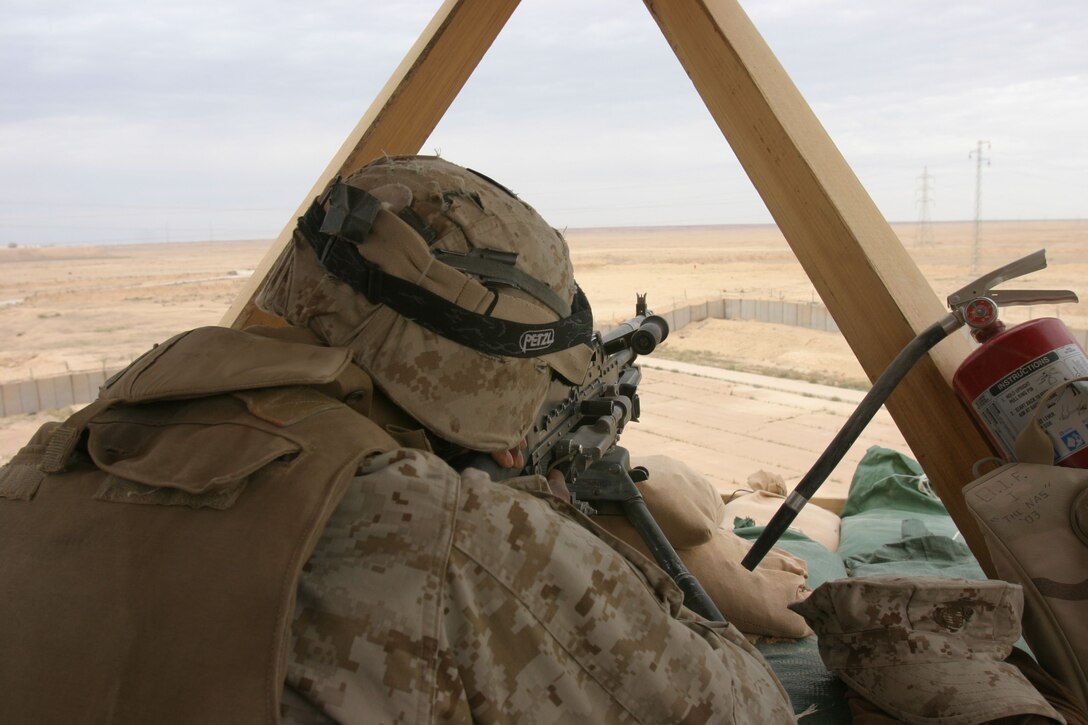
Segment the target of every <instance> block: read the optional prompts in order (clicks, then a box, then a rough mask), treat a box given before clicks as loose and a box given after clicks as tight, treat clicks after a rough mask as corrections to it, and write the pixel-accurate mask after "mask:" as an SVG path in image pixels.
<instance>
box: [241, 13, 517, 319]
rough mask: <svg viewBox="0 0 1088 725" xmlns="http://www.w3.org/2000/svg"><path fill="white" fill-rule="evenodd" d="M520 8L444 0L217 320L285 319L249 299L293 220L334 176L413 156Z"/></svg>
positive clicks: (287, 239) (286, 238)
mask: <svg viewBox="0 0 1088 725" xmlns="http://www.w3.org/2000/svg"><path fill="white" fill-rule="evenodd" d="M517 6H518V0H446V2H445V3H443V5H442V7H441V8H439V10H438V12H437V13H435V16H434V18H433V19H432V20H431V22H430V24H429V25H428V26H427V28H426V29H425V30H424V31H423V34H422V35H420V37H419V40H417V41H416V43H415V45H413V46H412V49H411V50H409V51H408V55H406V56H405V58H404V60H403V61H402V62H401V64H400V66H398V67H397V69H396V71H395V72H394V73H393V76H392V77H391V78H390V79H389V82H388V83H386V84H385V87H384V88H383V89H382V91H381V93H379V94H378V97H377V98H376V99H375V100H374V102H373V103H372V104H371V105H370V108H369V109H368V110H367V112H366V113H365V114H364V115H363V117H362V119H361V120H360V121H359V123H358V125H356V127H355V129H354V130H353V131H352V132H351V134H350V135H349V136H348V138H347V140H346V141H344V144H343V145H342V146H341V147H340V150H339V151H338V152H337V153H336V155H335V156H334V157H333V159H332V161H330V162H329V165H328V166H327V167H326V168H325V171H324V172H322V174H321V175H320V176H319V177H318V179H317V181H315V182H314V185H313V187H312V188H311V189H310V193H309V194H307V195H306V197H305V198H304V199H303V200H302V202H301V203H300V204H299V206H298V209H297V210H296V211H295V213H294V214H293V215H292V216H291V218H290V219H289V220H288V222H287V224H286V225H285V226H284V228H283V231H282V232H280V235H279V237H277V239H276V241H275V243H274V244H273V245H272V247H271V248H270V249H269V250H268V252H267V253H266V254H265V256H264V258H263V259H262V260H261V262H260V264H259V265H258V266H257V269H256V271H255V272H254V274H253V276H252V277H251V278H250V280H249V282H248V283H247V284H246V286H245V287H244V288H243V289H242V291H241V293H240V294H239V295H238V297H237V298H236V299H235V301H234V303H233V304H232V305H231V307H230V309H229V310H228V311H227V313H226V315H224V317H223V320H222V322H221V324H223V325H226V326H229V327H244V326H246V325H249V324H255V323H261V324H280V325H282V324H283V322H282V320H279V318H276V317H273V316H271V315H267V314H265V313H263V312H261V311H260V310H258V309H257V308H256V307H254V306H253V297H254V296H255V295H256V293H257V290H258V289H259V288H260V285H261V284H262V283H263V282H264V278H265V277H266V276H267V274H268V272H269V271H270V270H271V269H272V265H273V264H274V263H275V262H276V260H277V259H278V258H279V256H280V254H281V253H282V252H283V250H284V249H285V248H286V246H287V244H288V242H290V241H291V234H292V233H293V231H294V229H295V220H296V219H297V218H298V217H300V216H301V215H302V214H303V212H305V211H306V209H307V208H308V207H309V205H310V203H311V202H312V201H313V199H314V198H315V197H316V196H317V195H318V194H320V193H321V191H322V190H323V189H324V188H325V186H326V185H327V184H328V183H329V181H331V180H332V179H334V178H335V177H336V176H338V175H344V176H346V175H348V174H350V173H352V172H353V171H355V170H357V169H359V168H360V167H362V166H365V165H366V164H367V163H368V162H370V161H372V160H374V159H376V158H378V157H380V156H382V155H386V154H388V155H397V154H414V153H417V152H418V151H419V150H420V148H422V147H423V144H424V142H426V140H427V138H428V137H429V136H430V135H431V132H432V131H434V128H435V126H437V125H438V122H439V121H440V120H442V116H443V115H444V114H445V113H446V110H447V109H448V108H449V107H450V104H451V103H453V99H454V98H456V97H457V94H458V93H459V92H460V90H461V88H462V87H463V86H464V85H465V81H467V80H468V77H469V76H470V75H471V74H472V71H473V70H475V69H476V66H477V64H479V62H480V59H481V58H483V56H484V53H486V52H487V50H488V48H490V47H491V43H492V42H494V40H495V38H496V36H498V34H499V31H501V30H502V28H503V26H505V25H506V21H507V20H508V19H509V18H510V15H511V14H512V13H513V12H514V9H515V8H517ZM348 70H351V69H348ZM352 72H363V71H360V70H358V69H357V70H356V71H352Z"/></svg>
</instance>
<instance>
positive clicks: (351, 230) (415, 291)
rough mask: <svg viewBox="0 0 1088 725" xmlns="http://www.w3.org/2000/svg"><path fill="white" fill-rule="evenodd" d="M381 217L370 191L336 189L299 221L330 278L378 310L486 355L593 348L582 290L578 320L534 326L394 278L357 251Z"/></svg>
mask: <svg viewBox="0 0 1088 725" xmlns="http://www.w3.org/2000/svg"><path fill="white" fill-rule="evenodd" d="M325 203H327V204H328V211H326V210H325V208H324V204H325ZM380 210H381V202H379V201H378V200H377V199H375V198H374V197H373V196H372V195H370V194H368V193H367V192H366V191H364V190H363V189H359V188H356V187H354V186H350V185H348V184H343V183H335V184H334V185H333V186H332V187H330V188H329V190H328V191H327V192H326V193H325V194H324V195H322V197H321V198H319V199H317V200H315V201H314V203H313V204H311V205H310V209H309V210H308V211H307V212H306V214H305V215H304V216H303V217H302V218H300V219H299V222H298V224H299V230H300V231H301V232H302V234H303V236H305V237H306V239H307V240H308V241H309V242H310V244H311V245H312V246H313V248H314V252H315V253H316V254H317V258H318V261H320V263H321V266H323V267H324V268H325V270H326V271H327V272H328V273H329V274H331V275H332V276H334V277H336V278H337V279H339V280H340V281H341V282H344V283H345V284H348V285H350V286H351V288H352V289H354V290H355V291H356V292H359V293H361V294H363V295H365V296H366V298H367V299H368V300H370V301H371V302H372V303H375V304H383V305H386V306H388V307H390V308H392V309H393V310H395V311H396V312H397V313H398V314H400V315H402V316H404V317H407V318H408V319H410V320H412V321H413V322H415V323H416V324H418V325H420V326H422V327H425V328H426V329H428V330H430V331H431V332H434V333H436V334H438V335H441V336H442V337H444V338H446V339H448V340H452V341H453V342H456V343H459V344H461V345H464V346H466V347H470V348H472V349H473V350H477V351H478V352H482V353H485V354H488V355H500V356H504V357H539V356H541V355H547V354H549V353H553V352H560V351H562V350H567V349H569V348H572V347H574V346H575V345H579V344H589V342H590V339H591V337H592V334H593V313H592V311H591V310H590V308H589V301H588V300H587V299H586V297H585V294H584V293H583V292H582V290H581V289H578V288H575V294H574V301H573V303H572V304H571V314H570V315H568V316H566V317H564V318H562V319H560V320H558V321H556V322H549V323H540V324H526V323H522V322H512V321H510V320H502V319H499V318H497V317H489V316H487V315H481V314H479V313H476V312H472V311H471V310H466V309H464V308H463V307H458V306H457V305H455V304H453V303H452V302H450V301H449V300H447V299H445V298H444V297H441V296H439V295H437V294H435V293H433V292H431V291H429V290H427V289H424V288H423V287H420V286H419V285H417V284H414V283H412V282H408V281H406V280H403V279H401V278H399V277H396V276H394V275H391V274H386V273H385V272H383V271H382V270H381V269H380V268H379V267H378V266H377V265H376V264H374V263H373V262H370V261H368V260H367V259H365V258H364V257H363V256H362V255H360V254H359V251H358V249H356V247H355V245H356V244H359V243H362V242H363V241H364V240H365V239H366V237H367V235H369V233H370V228H371V226H372V225H373V223H374V219H375V218H376V217H377V215H378V211H380Z"/></svg>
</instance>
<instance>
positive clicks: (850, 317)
mask: <svg viewBox="0 0 1088 725" xmlns="http://www.w3.org/2000/svg"><path fill="white" fill-rule="evenodd" d="M644 2H645V4H646V7H647V8H648V9H649V11H650V14H651V15H652V16H653V18H654V20H655V21H656V22H657V24H658V26H659V27H660V28H661V31H662V33H664V35H665V38H666V39H667V40H668V42H669V44H670V45H671V46H672V49H673V51H674V52H675V53H676V56H677V58H679V60H680V62H681V64H683V66H684V68H685V70H686V71H687V73H688V76H689V77H690V78H691V80H692V82H693V83H694V85H695V88H696V90H697V91H698V92H699V94H700V96H701V97H702V99H703V102H704V103H705V104H706V107H707V109H708V110H709V111H710V113H711V115H712V116H713V117H714V120H715V122H717V124H718V127H719V128H720V129H721V131H722V133H723V134H724V136H725V138H726V140H727V141H728V142H729V144H730V146H731V147H732V148H733V151H734V153H735V154H736V155H737V158H738V159H739V160H740V162H741V164H742V166H743V167H744V169H745V171H746V172H747V174H748V176H749V177H750V178H751V180H752V183H753V184H754V186H755V188H756V191H758V192H759V194H760V196H761V197H762V198H763V201H764V203H766V205H767V208H768V209H769V211H770V212H771V215H772V216H773V217H774V219H775V221H776V222H777V223H778V226H779V228H780V229H781V230H782V233H783V235H784V236H785V238H786V241H787V242H788V243H789V245H790V247H791V248H792V249H793V251H794V253H795V254H796V255H797V258H798V260H799V261H800V263H801V266H802V267H803V268H804V270H805V272H806V273H807V274H808V276H809V278H810V279H811V280H812V284H813V286H814V287H815V288H816V291H817V292H818V293H819V295H820V297H821V299H822V300H823V301H824V304H826V305H827V308H828V309H829V310H830V312H831V314H832V316H833V317H834V319H835V322H836V323H837V324H838V326H839V329H840V330H841V331H842V334H843V336H844V337H845V338H846V340H847V342H848V343H849V344H850V347H851V348H852V349H853V351H854V354H855V355H856V356H857V358H858V360H859V361H860V362H861V364H862V366H863V367H864V368H865V371H866V373H867V374H868V375H869V377H870V379H874V378H875V377H876V376H878V375H879V374H880V373H881V372H882V371H883V370H884V368H885V366H886V365H887V364H888V363H889V362H890V361H891V360H892V358H893V357H894V356H895V355H896V354H897V353H898V352H899V350H900V349H902V347H903V346H904V345H906V344H907V343H908V342H909V341H910V340H911V339H913V338H914V336H915V335H916V334H918V333H919V332H920V331H922V330H923V329H925V328H926V327H928V326H929V325H930V324H932V323H933V322H935V321H936V320H937V319H938V318H940V317H941V316H942V315H943V314H944V313H945V309H944V307H943V305H942V304H941V302H940V301H939V300H938V298H937V296H936V294H935V293H934V292H933V290H932V288H931V287H930V286H929V284H928V283H927V282H926V280H925V278H924V277H923V276H922V274H921V272H920V271H919V270H918V267H917V266H916V265H915V264H914V261H913V260H912V259H911V258H910V256H909V255H908V254H907V252H906V250H905V249H904V248H903V246H902V244H901V243H900V241H899V239H898V238H897V237H896V236H895V233H894V232H893V231H892V229H891V227H890V226H889V225H888V223H887V221H886V220H885V219H884V218H883V216H882V215H881V214H880V212H879V211H878V209H877V208H876V205H875V204H874V203H873V201H872V199H870V198H869V195H868V194H867V193H866V191H865V189H864V188H862V186H861V183H860V182H859V181H858V179H857V177H856V176H855V175H854V173H853V171H852V170H851V169H850V167H849V165H848V164H847V163H846V160H845V159H844V158H843V157H842V155H841V154H840V153H839V151H838V149H837V148H836V147H835V145H834V143H832V141H831V138H830V137H829V136H828V134H827V132H826V131H825V130H824V129H823V127H822V126H821V125H820V123H819V121H818V120H817V119H816V116H815V115H814V114H813V112H812V110H811V108H809V106H808V104H807V103H806V102H805V100H804V99H803V98H802V97H801V94H800V93H799V92H798V90H797V88H796V87H795V86H794V85H793V83H792V81H791V80H790V79H789V77H788V76H787V75H786V72H785V70H784V69H783V68H782V66H781V64H780V63H779V62H778V60H777V59H776V58H775V56H774V54H773V53H772V52H771V50H770V49H769V48H768V47H767V44H766V43H765V42H764V40H763V38H762V36H761V35H760V34H759V32H758V31H757V30H756V29H755V27H754V26H753V25H752V22H751V21H750V20H749V18H748V16H747V15H746V14H745V13H744V11H743V10H742V9H741V7H740V5H739V4H738V3H737V2H736V0H644ZM517 5H518V0H446V2H445V3H444V4H443V5H442V7H441V8H440V9H439V10H438V12H437V13H436V15H435V17H434V19H433V20H432V21H431V23H430V24H429V25H428V26H427V28H426V29H425V30H424V32H423V34H422V35H421V36H420V38H419V40H418V41H417V42H416V44H415V45H414V46H413V47H412V49H411V50H410V51H409V53H408V55H407V56H406V57H405V59H404V61H403V62H402V63H401V65H400V66H399V67H398V68H397V70H396V72H395V73H394V74H393V77H392V78H391V79H390V80H389V82H388V83H387V84H386V86H385V87H384V88H383V89H382V91H381V93H380V94H379V95H378V97H377V99H376V100H375V101H374V103H373V104H372V105H371V106H370V108H369V109H368V110H367V112H366V114H365V115H364V116H363V118H362V120H361V121H360V122H359V124H358V125H357V126H356V128H355V129H354V131H353V132H352V133H351V135H350V136H349V137H348V139H347V140H346V141H345V142H344V145H343V146H342V147H341V149H340V151H339V152H338V153H337V155H336V156H335V157H334V158H333V160H332V161H331V162H330V163H329V165H328V167H327V168H326V169H325V171H324V173H323V174H322V175H321V176H320V177H319V178H318V179H317V181H316V183H315V184H314V186H313V189H312V190H311V193H310V194H309V195H307V197H306V198H305V199H303V200H302V203H301V204H300V206H299V210H298V212H297V213H296V214H295V215H294V216H293V217H292V218H291V221H290V222H289V223H288V224H287V226H286V227H285V228H284V230H283V232H282V233H281V234H280V236H279V238H278V239H277V241H276V243H275V245H274V246H273V247H272V248H271V249H270V250H269V251H268V253H267V254H266V255H265V257H264V259H263V260H262V262H261V264H260V266H259V268H258V269H257V271H256V273H255V274H254V275H253V277H252V278H251V280H250V282H249V284H248V285H247V287H246V288H245V289H244V290H243V291H242V293H241V295H240V296H239V298H238V300H236V302H235V304H234V305H233V306H232V307H231V309H230V310H229V311H228V313H227V315H226V317H225V318H224V320H223V323H224V324H227V325H231V326H234V327H241V326H244V325H248V324H253V323H256V322H261V321H264V322H268V321H269V320H268V319H267V315H264V314H263V313H262V312H260V311H259V310H257V309H256V308H255V307H254V306H253V305H252V298H253V296H254V294H255V293H256V291H257V289H258V288H259V286H260V284H261V282H262V281H263V279H264V277H265V276H266V275H267V273H268V271H269V269H270V268H271V266H272V264H273V263H274V262H275V260H276V259H277V258H278V256H279V255H280V253H281V252H282V250H283V249H284V248H285V247H286V245H287V243H288V242H289V240H290V238H291V233H292V230H293V229H294V219H295V218H296V217H297V216H299V215H300V214H301V213H302V212H303V211H304V210H305V208H306V207H307V206H308V205H309V203H310V201H311V200H312V199H313V198H314V197H315V196H317V194H318V193H319V192H320V190H321V189H323V188H324V187H325V185H326V184H327V183H328V182H329V180H331V179H332V178H334V177H335V176H336V175H338V174H344V175H346V174H350V173H351V172H352V171H354V170H356V169H358V168H359V167H361V166H363V165H364V164H366V163H367V162H368V161H370V160H372V159H375V158H377V157H379V156H381V155H383V154H412V153H417V152H418V151H419V150H420V148H422V146H423V144H424V143H425V142H426V140H427V138H428V137H429V136H430V134H431V132H432V131H433V130H434V128H435V126H436V125H437V124H438V122H439V120H441V118H442V116H443V114H444V113H445V112H446V109H448V108H449V106H450V104H451V103H452V102H453V99H454V98H455V97H456V95H457V93H458V92H459V91H460V90H461V88H462V87H463V86H464V84H465V82H466V81H467V80H468V77H469V75H471V73H472V71H473V70H474V69H475V67H476V65H477V64H478V63H479V61H480V59H481V58H482V57H483V55H484V53H486V52H487V49H488V48H489V47H490V46H491V43H492V42H493V41H494V39H495V38H496V36H497V35H498V34H499V32H500V31H501V30H502V28H503V26H504V25H505V23H506V21H507V19H508V18H509V17H510V15H511V13H513V11H514V9H515V8H516V7H517ZM967 352H968V349H967V342H966V341H965V340H964V339H963V338H961V337H958V336H954V337H950V338H948V339H946V340H945V341H944V342H942V343H941V344H940V345H938V346H937V348H936V349H935V350H934V351H933V352H932V353H931V354H930V356H929V357H927V358H925V359H923V360H922V361H921V362H920V363H919V364H918V365H917V366H916V367H915V369H914V370H913V371H912V372H911V373H910V374H909V375H908V376H907V377H906V379H905V380H904V381H903V382H902V383H901V384H900V385H899V388H898V389H897V390H896V392H895V393H894V394H893V395H892V396H891V398H890V399H889V400H888V402H887V407H888V410H889V411H890V412H891V415H892V418H893V419H894V420H895V423H896V425H897V426H898V427H899V429H900V431H901V432H902V433H903V437H904V438H905V439H906V441H907V443H908V444H909V445H910V447H911V451H912V452H913V453H914V455H915V456H916V457H917V458H918V461H919V463H920V464H921V465H922V468H923V469H924V470H925V472H926V474H927V475H928V476H929V479H930V481H931V482H932V484H933V486H934V488H935V489H936V491H937V492H938V494H939V495H940V496H941V499H942V500H943V501H944V503H945V505H946V506H947V507H948V510H949V512H950V513H951V515H952V518H953V520H954V521H955V522H956V524H957V525H958V526H959V528H960V531H961V532H962V533H963V535H964V537H965V539H966V541H967V543H968V544H969V545H970V547H971V549H972V551H973V552H974V553H975V554H976V556H977V557H978V558H979V560H980V561H981V562H982V565H983V568H984V569H985V570H986V571H987V572H988V573H990V574H992V567H991V565H990V561H989V557H988V555H987V554H986V548H985V545H984V544H983V543H982V539H981V537H980V535H979V533H978V529H977V528H976V526H975V524H974V521H973V520H972V519H971V516H970V513H969V512H968V511H967V509H966V507H965V505H964V503H963V496H962V494H961V488H962V487H963V485H964V484H966V483H968V482H969V481H970V480H971V479H972V476H971V466H972V464H973V463H974V462H975V461H977V460H978V459H980V458H983V457H986V456H990V455H993V453H992V451H991V449H990V447H989V445H988V444H987V443H986V441H985V439H984V438H983V436H982V435H981V434H980V433H979V431H978V430H977V429H976V427H975V425H974V423H973V422H972V420H971V418H970V417H969V416H968V415H967V413H966V412H965V410H964V409H963V407H962V406H961V405H960V404H959V402H958V401H957V399H956V397H955V394H954V393H953V391H952V387H951V383H950V381H951V376H952V373H953V371H954V370H955V367H956V366H957V365H958V364H959V362H960V361H961V360H962V359H963V358H964V357H965V356H966V354H967ZM723 414H725V415H728V412H725V413H723Z"/></svg>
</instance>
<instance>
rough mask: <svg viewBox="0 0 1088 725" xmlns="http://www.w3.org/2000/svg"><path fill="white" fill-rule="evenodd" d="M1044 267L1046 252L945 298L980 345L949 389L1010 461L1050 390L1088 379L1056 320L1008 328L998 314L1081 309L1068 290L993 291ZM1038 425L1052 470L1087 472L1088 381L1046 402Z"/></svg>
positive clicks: (1080, 356) (1087, 369) (1084, 361)
mask: <svg viewBox="0 0 1088 725" xmlns="http://www.w3.org/2000/svg"><path fill="white" fill-rule="evenodd" d="M1044 267H1046V257H1045V253H1044V252H1043V251H1039V252H1036V253H1035V254H1032V255H1029V256H1027V257H1024V258H1023V259H1020V260H1017V261H1016V262H1013V263H1012V264H1009V265H1006V266H1004V267H1001V268H1000V269H997V270H994V271H993V272H991V273H990V274H988V275H986V276H984V277H981V278H980V279H978V280H975V281H974V282H972V283H971V284H970V285H968V286H967V287H965V288H963V289H961V290H959V291H958V292H955V293H953V294H951V295H949V297H948V305H949V307H951V308H952V313H953V315H955V316H956V317H957V318H959V319H961V320H962V321H963V322H964V323H965V324H966V325H967V326H968V327H969V328H970V329H971V334H972V336H973V337H974V338H975V340H977V341H978V342H979V343H980V344H981V346H980V347H979V348H978V349H976V350H975V351H974V352H972V353H971V354H970V355H969V356H968V357H967V359H966V360H964V361H963V364H962V365H960V367H959V369H958V370H957V371H956V374H955V375H954V376H953V378H952V384H953V386H954V387H955V389H956V393H957V394H958V395H959V396H960V399H961V400H963V402H964V403H966V405H967V407H968V409H969V410H970V411H971V413H972V414H973V415H974V417H975V419H976V420H977V421H978V422H979V424H980V426H981V428H982V429H983V430H984V431H985V432H986V434H987V436H988V437H989V438H990V441H991V442H992V443H993V444H994V445H995V446H996V447H997V449H998V450H999V451H1001V452H1002V453H1003V454H1004V456H1005V458H1006V459H1008V460H1010V461H1011V460H1015V458H1016V455H1015V452H1014V444H1015V442H1016V438H1017V436H1018V435H1019V434H1020V432H1021V431H1023V430H1024V428H1025V426H1027V425H1028V423H1029V422H1030V420H1031V418H1032V417H1033V416H1034V415H1035V413H1036V408H1037V407H1038V405H1039V401H1040V400H1041V399H1042V397H1043V396H1044V395H1045V394H1046V393H1047V392H1048V391H1049V390H1051V389H1052V388H1055V387H1056V386H1060V385H1061V384H1062V383H1065V382H1068V381H1070V380H1073V379H1075V378H1080V377H1083V376H1085V375H1088V356H1086V355H1085V353H1084V349H1083V348H1082V347H1081V346H1080V344H1079V343H1078V342H1077V341H1076V339H1075V338H1074V337H1073V335H1072V333H1071V332H1070V331H1069V328H1067V327H1066V326H1065V324H1063V323H1062V321H1061V320H1058V319H1056V318H1053V317H1047V318H1042V319H1038V320H1031V321H1029V322H1024V323H1021V324H1019V325H1016V326H1015V327H1012V328H1009V329H1006V328H1005V324H1004V323H1003V322H1002V321H1001V320H1000V319H998V309H999V308H1000V307H1006V306H1010V305H1032V304H1042V303H1056V302H1076V301H1077V296H1076V295H1075V294H1074V293H1073V292H1070V291H1069V290H1015V291H1000V290H993V289H992V287H993V286H994V285H996V284H998V283H1000V282H1003V281H1005V280H1008V279H1012V278H1014V277H1020V276H1023V275H1025V274H1028V273H1030V272H1034V271H1037V270H1040V269H1043V268H1044ZM1038 419H1039V424H1040V426H1041V427H1042V429H1043V430H1044V431H1045V432H1046V434H1047V436H1048V437H1049V438H1050V440H1051V442H1052V443H1053V445H1054V452H1055V453H1054V463H1055V464H1057V465H1061V466H1070V467H1074V468H1088V382H1074V383H1071V384H1069V385H1067V386H1066V387H1065V389H1063V390H1061V391H1060V392H1056V393H1055V394H1054V395H1053V396H1051V398H1050V399H1049V400H1048V401H1047V403H1046V407H1045V409H1044V410H1042V411H1040V412H1039V418H1038Z"/></svg>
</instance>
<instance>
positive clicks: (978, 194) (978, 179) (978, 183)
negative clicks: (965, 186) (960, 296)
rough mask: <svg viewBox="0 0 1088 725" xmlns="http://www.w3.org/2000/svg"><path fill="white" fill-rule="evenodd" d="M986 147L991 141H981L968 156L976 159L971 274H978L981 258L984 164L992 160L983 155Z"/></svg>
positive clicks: (988, 163) (988, 146)
mask: <svg viewBox="0 0 1088 725" xmlns="http://www.w3.org/2000/svg"><path fill="white" fill-rule="evenodd" d="M983 145H985V146H986V148H987V149H989V148H990V142H989V141H979V142H978V148H976V149H975V150H974V151H972V152H971V153H969V154H967V158H971V157H972V156H974V157H975V253H974V255H973V256H972V258H971V272H972V273H973V274H978V256H979V239H980V234H979V231H980V224H979V222H980V220H981V219H982V162H983V161H985V162H986V165H987V166H989V165H990V159H988V158H986V157H985V156H983V155H982V147H983Z"/></svg>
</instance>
